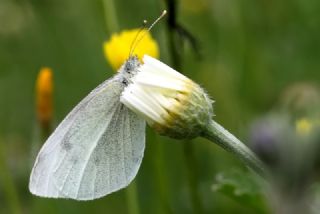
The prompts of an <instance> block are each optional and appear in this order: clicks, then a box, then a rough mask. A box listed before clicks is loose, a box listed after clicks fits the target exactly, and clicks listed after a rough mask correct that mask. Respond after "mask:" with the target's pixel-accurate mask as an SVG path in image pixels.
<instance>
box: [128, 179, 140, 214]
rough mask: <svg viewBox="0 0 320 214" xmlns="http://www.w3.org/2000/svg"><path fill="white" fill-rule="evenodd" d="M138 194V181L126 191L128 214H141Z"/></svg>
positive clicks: (133, 182)
mask: <svg viewBox="0 0 320 214" xmlns="http://www.w3.org/2000/svg"><path fill="white" fill-rule="evenodd" d="M137 192H138V190H137V181H132V183H131V184H130V185H129V186H128V187H127V189H126V195H127V205H128V213H130V214H139V213H140V210H139V199H138V194H137Z"/></svg>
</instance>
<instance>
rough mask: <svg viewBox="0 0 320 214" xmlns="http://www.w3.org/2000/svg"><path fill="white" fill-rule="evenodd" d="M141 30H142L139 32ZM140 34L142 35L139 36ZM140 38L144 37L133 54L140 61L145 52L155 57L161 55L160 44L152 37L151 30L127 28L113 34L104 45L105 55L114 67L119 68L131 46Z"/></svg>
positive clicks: (127, 55)
mask: <svg viewBox="0 0 320 214" xmlns="http://www.w3.org/2000/svg"><path fill="white" fill-rule="evenodd" d="M139 31H141V32H140V33H139ZM139 35H140V37H137V36H139ZM141 36H143V38H142V37H141ZM139 38H142V40H141V41H139V44H138V45H137V46H136V47H134V50H133V53H132V54H133V55H136V56H137V57H138V58H139V60H140V61H141V59H142V57H143V55H144V54H148V55H150V56H152V57H155V58H158V57H159V48H158V44H157V42H156V41H155V40H154V39H153V38H152V37H151V34H150V33H149V31H147V30H141V29H133V30H125V31H122V32H121V33H116V34H113V35H112V36H111V39H110V40H109V41H106V42H105V43H104V45H103V47H104V54H105V57H106V59H107V60H108V61H109V63H110V64H111V66H112V68H113V69H115V70H118V69H119V68H120V66H121V65H122V64H123V62H124V61H125V60H127V58H128V57H129V52H130V48H132V46H133V45H135V44H133V43H135V42H136V41H138V40H139Z"/></svg>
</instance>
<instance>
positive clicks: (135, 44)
mask: <svg viewBox="0 0 320 214" xmlns="http://www.w3.org/2000/svg"><path fill="white" fill-rule="evenodd" d="M166 14H167V11H166V10H164V11H163V12H162V13H161V15H160V16H159V17H158V18H157V19H156V20H155V21H154V22H153V23H152V24H151V25H150V26H149V27H148V28H147V31H145V32H144V33H143V34H142V35H141V36H140V37H138V36H139V34H140V32H141V31H142V30H143V28H141V29H140V30H139V33H137V36H136V38H135V39H134V42H133V43H132V45H131V48H130V56H131V55H132V53H133V51H134V49H135V48H136V47H137V46H138V44H139V43H140V42H141V40H142V39H143V38H144V37H145V36H146V35H147V33H148V32H149V31H150V30H151V29H152V28H153V26H155V24H157V23H158V22H159V21H160V20H161V19H162V18H163V17H164V16H165V15H166ZM144 23H146V22H144Z"/></svg>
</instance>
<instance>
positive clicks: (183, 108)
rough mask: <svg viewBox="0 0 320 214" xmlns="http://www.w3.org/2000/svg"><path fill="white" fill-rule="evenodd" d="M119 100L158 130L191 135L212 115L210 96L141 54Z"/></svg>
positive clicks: (177, 136)
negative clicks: (135, 72) (141, 62)
mask: <svg viewBox="0 0 320 214" xmlns="http://www.w3.org/2000/svg"><path fill="white" fill-rule="evenodd" d="M143 62H144V64H142V65H141V66H139V67H138V68H137V70H138V72H137V74H136V75H135V76H133V77H132V78H131V80H130V81H131V82H130V84H129V85H128V86H127V87H126V88H125V90H124V91H123V93H122V95H121V98H120V100H121V102H122V103H123V104H124V105H126V106H127V107H128V108H130V109H131V110H132V111H134V112H136V113H137V114H139V115H141V116H142V117H144V118H145V119H146V121H147V122H148V124H149V125H150V126H151V127H152V128H154V129H155V130H156V131H157V132H158V133H159V134H161V135H166V136H169V137H173V138H179V139H181V138H193V137H196V136H198V135H199V134H200V133H201V132H202V131H203V130H204V128H205V127H206V126H207V125H208V123H209V121H210V119H211V117H212V116H213V108H212V102H213V101H212V100H211V99H210V98H209V97H208V95H207V94H206V93H205V91H204V90H203V89H202V88H201V87H200V86H199V85H198V84H197V83H195V82H193V81H192V80H191V79H189V78H187V77H186V76H184V75H182V74H180V73H179V72H177V71H175V70H174V69H172V68H170V67H169V66H167V65H165V64H164V63H162V62H160V61H158V60H156V59H154V58H152V57H150V56H147V55H145V56H144V58H143Z"/></svg>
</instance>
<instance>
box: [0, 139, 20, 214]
mask: <svg viewBox="0 0 320 214" xmlns="http://www.w3.org/2000/svg"><path fill="white" fill-rule="evenodd" d="M2 144H3V142H0V172H1V173H0V185H1V186H2V188H3V190H4V197H5V198H6V200H7V203H8V208H9V210H10V213H13V214H19V213H22V212H21V206H20V202H19V197H18V193H17V190H16V188H15V185H14V181H13V178H12V176H11V173H10V171H9V169H8V167H7V165H6V160H5V151H4V148H3V147H4V146H3V145H2Z"/></svg>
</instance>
